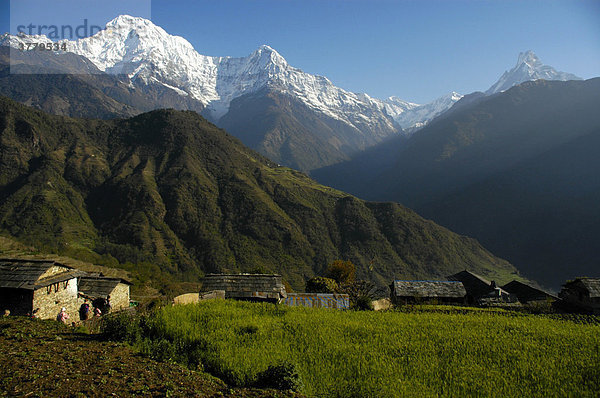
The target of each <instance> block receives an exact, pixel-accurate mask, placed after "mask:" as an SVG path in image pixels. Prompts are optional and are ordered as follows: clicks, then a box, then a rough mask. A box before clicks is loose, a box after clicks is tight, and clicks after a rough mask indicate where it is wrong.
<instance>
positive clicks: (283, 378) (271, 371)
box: [254, 362, 302, 391]
mask: <svg viewBox="0 0 600 398" xmlns="http://www.w3.org/2000/svg"><path fill="white" fill-rule="evenodd" d="M254 385H255V387H258V388H275V389H278V390H291V391H300V389H301V388H302V383H301V381H300V375H298V372H297V370H296V367H295V366H294V365H293V364H291V363H289V362H284V363H282V364H280V365H271V366H269V367H268V368H267V370H265V371H263V372H260V373H259V374H257V375H256V381H255V383H254Z"/></svg>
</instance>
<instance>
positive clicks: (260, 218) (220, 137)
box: [0, 98, 516, 288]
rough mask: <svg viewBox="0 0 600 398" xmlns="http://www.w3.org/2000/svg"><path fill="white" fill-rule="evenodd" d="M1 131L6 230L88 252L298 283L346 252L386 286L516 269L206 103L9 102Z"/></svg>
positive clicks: (2, 110)
mask: <svg viewBox="0 0 600 398" xmlns="http://www.w3.org/2000/svg"><path fill="white" fill-rule="evenodd" d="M0 132H1V135H0V229H1V230H2V232H3V233H5V234H9V235H11V236H14V237H17V238H19V239H22V240H24V241H27V242H31V243H35V244H37V245H42V246H44V247H48V248H52V249H53V250H58V251H61V252H66V253H69V254H71V255H74V256H76V257H77V256H79V257H81V256H85V255H87V254H90V253H99V254H102V255H105V256H112V257H115V258H117V259H119V260H120V261H122V262H125V261H131V262H141V261H151V262H154V263H157V264H160V266H161V267H162V268H163V269H165V270H168V271H170V272H172V273H175V274H177V275H179V276H180V277H181V278H182V279H187V280H194V279H197V278H198V277H199V276H200V275H202V273H204V272H219V271H228V272H239V271H248V270H251V269H253V268H255V267H256V266H261V267H263V268H266V269H268V270H270V271H274V272H279V273H281V274H283V276H284V277H285V278H286V279H287V280H289V281H290V283H291V284H292V286H294V287H296V288H302V287H303V285H304V281H305V280H306V278H309V277H311V276H313V275H315V274H317V273H320V272H322V270H323V268H324V267H325V266H326V264H327V263H328V262H330V261H332V260H333V259H336V258H345V259H350V260H352V261H353V262H355V264H357V268H358V276H359V277H362V278H368V279H371V280H373V281H374V282H376V283H377V284H378V285H380V286H384V285H387V284H389V281H390V280H391V279H392V278H394V277H396V278H436V277H443V276H444V275H448V274H450V273H453V272H456V271H460V270H462V269H465V268H468V269H472V270H474V271H476V272H478V273H481V274H483V275H486V276H487V277H489V278H491V279H496V280H499V281H507V280H509V279H511V278H512V277H514V276H515V272H516V270H515V269H514V267H512V266H511V265H510V264H509V263H507V262H505V261H503V260H500V259H498V258H496V257H494V256H493V255H491V254H490V253H489V252H487V251H486V250H485V249H483V248H482V247H481V246H480V245H479V244H478V243H477V242H476V241H475V240H473V239H470V238H466V237H462V236H459V235H456V234H454V233H452V232H450V231H448V230H446V229H444V228H442V227H439V226H438V225H436V224H434V223H432V222H430V221H426V220H423V219H422V218H421V217H419V216H418V215H416V214H415V213H414V212H412V211H410V210H408V209H406V208H404V207H402V206H400V205H398V204H394V203H370V202H365V201H362V200H360V199H356V198H354V197H352V196H349V195H347V194H345V193H343V192H340V191H336V190H334V189H331V188H328V187H325V186H322V185H319V184H317V183H315V182H314V181H312V180H310V179H309V178H308V177H306V176H305V175H304V174H302V173H300V172H297V171H293V170H291V169H288V168H284V167H278V166H277V165H276V164H274V163H273V162H271V161H269V160H268V159H266V158H264V157H262V156H261V155H259V154H258V153H256V152H254V151H252V150H249V149H247V148H246V147H244V146H243V145H242V144H241V143H240V142H239V141H238V140H237V139H235V138H233V137H231V136H229V135H228V134H227V133H225V132H224V131H223V130H220V129H218V128H216V127H215V126H214V125H212V124H210V123H208V122H207V121H206V120H205V119H203V118H202V117H200V116H199V115H198V114H196V113H194V112H189V111H188V112H181V111H165V110H162V111H153V112H150V113H145V114H142V115H139V116H136V117H133V118H130V119H125V120H115V121H99V120H78V119H70V118H63V117H59V116H50V115H47V114H44V113H42V112H40V111H37V110H34V109H32V108H28V107H25V106H22V105H19V104H16V103H15V102H13V101H10V100H8V99H4V98H3V99H1V100H0Z"/></svg>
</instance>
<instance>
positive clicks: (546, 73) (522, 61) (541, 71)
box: [486, 50, 581, 95]
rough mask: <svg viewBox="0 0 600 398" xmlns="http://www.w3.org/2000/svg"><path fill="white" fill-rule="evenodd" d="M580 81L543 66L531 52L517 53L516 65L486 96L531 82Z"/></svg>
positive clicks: (571, 75) (576, 77)
mask: <svg viewBox="0 0 600 398" xmlns="http://www.w3.org/2000/svg"><path fill="white" fill-rule="evenodd" d="M539 79H544V80H561V81H567V80H581V78H580V77H578V76H575V75H573V74H571V73H566V72H560V71H557V70H556V69H554V68H553V67H551V66H549V65H544V63H542V61H541V60H540V59H539V57H538V56H537V55H535V53H534V52H533V51H531V50H529V51H525V52H522V53H519V58H518V60H517V64H516V65H515V66H514V68H512V69H511V70H509V71H506V72H504V74H503V75H502V76H501V77H500V79H498V81H497V82H496V83H494V84H493V85H492V86H491V87H490V88H489V89H488V90H487V91H486V94H488V95H490V94H495V93H499V92H502V91H506V90H508V89H509V88H511V87H512V86H516V85H517V84H521V83H524V82H527V81H531V80H539Z"/></svg>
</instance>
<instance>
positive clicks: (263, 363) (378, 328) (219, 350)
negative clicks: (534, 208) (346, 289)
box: [137, 301, 600, 397]
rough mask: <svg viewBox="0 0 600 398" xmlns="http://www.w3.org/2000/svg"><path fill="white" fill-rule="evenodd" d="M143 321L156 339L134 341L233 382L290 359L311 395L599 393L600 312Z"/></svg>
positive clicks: (173, 315)
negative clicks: (572, 315) (594, 314)
mask: <svg viewBox="0 0 600 398" xmlns="http://www.w3.org/2000/svg"><path fill="white" fill-rule="evenodd" d="M590 321H591V322H590ZM143 323H144V325H143V328H142V329H144V330H145V333H146V335H147V336H152V337H151V339H152V340H149V339H148V338H146V340H143V341H142V342H140V340H139V339H138V343H137V344H138V346H139V347H141V348H142V349H143V350H145V351H147V352H150V353H151V354H152V352H154V355H157V351H158V352H160V351H161V350H162V351H163V352H164V351H165V350H166V351H169V350H171V351H169V352H170V354H169V355H179V357H181V356H182V355H183V356H187V358H188V360H190V358H192V357H193V358H194V359H193V361H198V362H200V363H202V364H203V365H204V367H205V369H206V370H208V371H209V372H211V373H213V374H218V375H219V376H220V377H222V378H223V379H225V380H226V381H227V382H229V383H231V384H238V385H249V384H251V383H252V380H254V379H255V377H256V375H257V374H258V373H259V372H262V371H264V370H265V369H267V368H268V367H269V366H270V365H280V364H288V365H292V366H293V367H294V368H295V370H296V371H297V373H298V374H299V376H300V378H301V381H302V383H303V386H302V387H301V390H300V391H301V392H303V393H304V394H306V395H308V396H319V397H400V396H402V397H405V396H409V397H413V396H414V397H435V396H510V397H550V396H598V394H600V325H599V324H598V323H597V318H587V317H583V316H582V317H576V318H574V320H573V319H572V320H563V319H556V318H553V317H550V316H535V315H524V314H518V313H512V312H506V311H501V310H466V311H465V310H459V309H456V310H450V311H448V310H439V311H435V310H434V311H431V310H428V311H425V310H418V309H417V310H414V311H411V312H406V311H405V312H384V313H374V312H349V311H346V312H342V311H333V310H313V309H305V308H289V307H284V306H275V305H267V304H251V303H240V302H233V301H209V302H203V303H201V304H200V305H188V306H176V307H168V308H164V309H162V310H160V311H159V312H158V313H156V315H155V316H154V317H152V318H150V319H147V320H145V321H144V322H143ZM165 345H166V346H168V347H170V348H168V349H166V348H165ZM156 347H159V348H156ZM160 347H162V348H160ZM173 350H175V351H177V350H179V351H180V352H179V353H177V354H175V353H174V351H173Z"/></svg>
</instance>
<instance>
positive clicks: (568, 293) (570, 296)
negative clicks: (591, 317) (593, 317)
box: [558, 278, 600, 314]
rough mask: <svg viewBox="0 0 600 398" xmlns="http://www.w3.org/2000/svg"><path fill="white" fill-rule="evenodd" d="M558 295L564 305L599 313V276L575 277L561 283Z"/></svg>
mask: <svg viewBox="0 0 600 398" xmlns="http://www.w3.org/2000/svg"><path fill="white" fill-rule="evenodd" d="M558 297H560V298H561V299H562V303H563V306H564V307H568V308H573V309H577V310H580V311H585V312H589V313H594V314H600V278H577V279H574V280H572V281H568V282H567V283H565V284H564V285H563V288H562V290H561V291H560V293H559V295H558Z"/></svg>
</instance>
